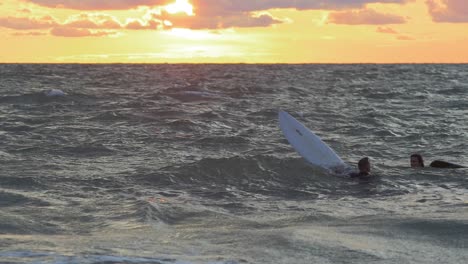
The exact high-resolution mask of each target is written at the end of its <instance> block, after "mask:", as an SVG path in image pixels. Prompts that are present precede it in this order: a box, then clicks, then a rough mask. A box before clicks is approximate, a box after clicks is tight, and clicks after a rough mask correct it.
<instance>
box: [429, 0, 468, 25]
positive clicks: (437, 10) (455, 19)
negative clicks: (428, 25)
mask: <svg viewBox="0 0 468 264" xmlns="http://www.w3.org/2000/svg"><path fill="white" fill-rule="evenodd" d="M426 4H427V6H428V8H429V13H430V14H431V16H432V20H433V21H434V22H447V23H467V22H468V1H466V0H439V1H436V0H427V1H426Z"/></svg>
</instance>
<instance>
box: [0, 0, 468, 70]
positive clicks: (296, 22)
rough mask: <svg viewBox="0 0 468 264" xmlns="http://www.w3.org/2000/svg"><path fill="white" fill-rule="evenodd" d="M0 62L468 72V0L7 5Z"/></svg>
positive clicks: (45, 1)
mask: <svg viewBox="0 0 468 264" xmlns="http://www.w3.org/2000/svg"><path fill="white" fill-rule="evenodd" d="M0 37H1V41H0V62H8V63H10V62H48V63H67V62H70V63H75V62H79V63H114V62H121V63H165V62H168V63H176V62H184V63H185V62H186V63H200V62H201V63H211V62H216V63H239V62H240V63H366V62H371V63H418V62H423V63H459V62H464V63H468V2H467V1H466V0H297V1H291V0H224V1H219V0H107V1H95V0H80V1H78V0H77V1H74V0H0Z"/></svg>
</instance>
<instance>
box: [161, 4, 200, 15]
mask: <svg viewBox="0 0 468 264" xmlns="http://www.w3.org/2000/svg"><path fill="white" fill-rule="evenodd" d="M164 9H165V10H166V11H167V12H168V13H169V14H175V13H186V14H187V15H189V16H193V15H195V14H194V13H193V6H192V5H191V4H190V3H189V1H188V0H176V1H175V3H173V4H170V5H167V6H165V8H164Z"/></svg>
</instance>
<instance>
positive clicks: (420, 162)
mask: <svg viewBox="0 0 468 264" xmlns="http://www.w3.org/2000/svg"><path fill="white" fill-rule="evenodd" d="M410 158H417V159H418V162H419V164H421V166H422V167H424V160H423V157H422V156H421V155H420V154H413V155H411V157H410Z"/></svg>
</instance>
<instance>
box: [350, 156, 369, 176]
mask: <svg viewBox="0 0 468 264" xmlns="http://www.w3.org/2000/svg"><path fill="white" fill-rule="evenodd" d="M358 169H359V172H352V173H351V174H349V176H350V177H351V178H359V179H366V178H369V177H370V170H371V166H370V161H369V158H368V157H365V158H362V159H360V160H359V162H358Z"/></svg>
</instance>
